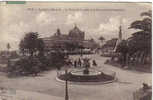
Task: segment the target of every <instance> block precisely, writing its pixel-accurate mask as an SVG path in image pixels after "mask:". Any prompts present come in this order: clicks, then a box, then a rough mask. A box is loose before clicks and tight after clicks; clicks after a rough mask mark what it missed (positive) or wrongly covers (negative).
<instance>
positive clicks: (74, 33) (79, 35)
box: [68, 25, 85, 40]
mask: <svg viewBox="0 0 153 100" xmlns="http://www.w3.org/2000/svg"><path fill="white" fill-rule="evenodd" d="M68 36H69V37H70V38H71V39H74V40H84V37H85V33H84V32H83V31H81V30H80V29H79V28H78V27H77V26H76V25H75V27H74V28H73V29H72V30H70V31H69V35H68Z"/></svg>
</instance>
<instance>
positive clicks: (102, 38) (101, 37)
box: [99, 36, 105, 44]
mask: <svg viewBox="0 0 153 100" xmlns="http://www.w3.org/2000/svg"><path fill="white" fill-rule="evenodd" d="M99 40H100V41H101V44H103V42H104V40H105V38H104V37H103V36H100V37H99Z"/></svg>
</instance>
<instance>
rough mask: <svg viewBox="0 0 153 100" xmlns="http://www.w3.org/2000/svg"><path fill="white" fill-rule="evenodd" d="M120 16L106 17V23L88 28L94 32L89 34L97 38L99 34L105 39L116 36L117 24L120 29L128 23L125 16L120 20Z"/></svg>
mask: <svg viewBox="0 0 153 100" xmlns="http://www.w3.org/2000/svg"><path fill="white" fill-rule="evenodd" d="M121 18H122V17H121V16H114V17H110V18H108V21H107V22H106V23H100V24H99V26H98V27H97V28H95V29H90V32H92V33H94V34H91V35H92V36H93V37H97V38H98V37H100V36H104V37H105V38H107V39H110V38H112V37H117V36H118V32H119V26H120V25H121V26H122V29H123V30H124V29H125V27H127V25H128V23H129V22H128V19H127V18H122V21H121ZM125 25H126V26H125Z"/></svg>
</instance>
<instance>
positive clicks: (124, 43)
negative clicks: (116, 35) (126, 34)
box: [116, 40, 129, 66]
mask: <svg viewBox="0 0 153 100" xmlns="http://www.w3.org/2000/svg"><path fill="white" fill-rule="evenodd" d="M128 51H129V50H128V43H127V41H126V40H122V41H121V43H120V44H119V45H118V46H117V49H116V52H119V53H121V63H122V66H124V65H125V64H126V60H127V59H126V58H127V54H128Z"/></svg>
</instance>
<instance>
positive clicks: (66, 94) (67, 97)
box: [65, 69, 69, 100]
mask: <svg viewBox="0 0 153 100" xmlns="http://www.w3.org/2000/svg"><path fill="white" fill-rule="evenodd" d="M65 76H66V79H65V100H69V96H68V82H67V78H68V76H67V69H66V70H65Z"/></svg>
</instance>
